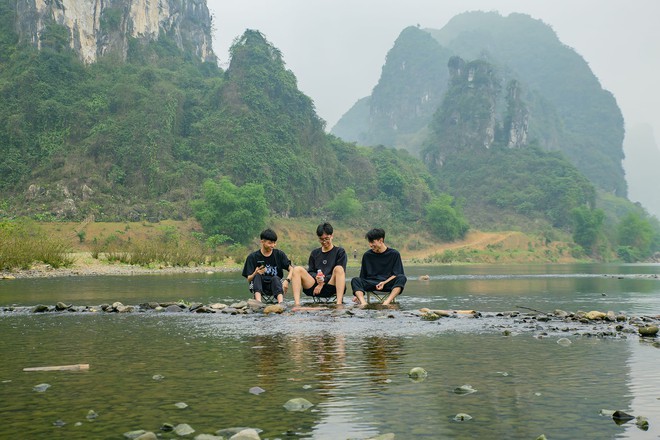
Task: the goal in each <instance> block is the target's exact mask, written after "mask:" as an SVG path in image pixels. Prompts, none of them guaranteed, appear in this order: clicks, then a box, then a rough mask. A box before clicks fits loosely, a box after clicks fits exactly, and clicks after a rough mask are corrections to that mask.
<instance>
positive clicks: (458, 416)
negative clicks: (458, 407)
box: [454, 413, 472, 422]
mask: <svg viewBox="0 0 660 440" xmlns="http://www.w3.org/2000/svg"><path fill="white" fill-rule="evenodd" d="M454 420H456V421H457V422H465V421H467V420H472V416H471V415H470V414H465V413H458V414H456V415H455V416H454Z"/></svg>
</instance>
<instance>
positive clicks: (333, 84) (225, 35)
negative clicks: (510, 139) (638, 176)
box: [208, 0, 660, 139]
mask: <svg viewBox="0 0 660 440" xmlns="http://www.w3.org/2000/svg"><path fill="white" fill-rule="evenodd" d="M208 6H209V9H210V10H211V13H212V15H213V19H214V20H213V22H214V50H215V53H216V55H217V56H218V58H219V59H220V62H221V64H222V65H223V67H226V65H227V63H228V61H229V60H228V53H227V50H228V48H229V46H230V45H231V43H232V41H233V40H234V38H236V37H237V36H240V35H241V34H242V33H243V32H244V31H245V29H256V30H259V31H261V32H262V33H263V34H264V35H265V36H266V38H267V39H268V40H269V41H270V42H271V43H272V44H273V45H274V46H275V47H277V48H278V49H279V50H280V51H281V52H282V55H283V57H284V62H285V63H286V66H287V68H288V69H290V70H291V71H293V73H294V74H295V75H296V77H297V79H298V87H299V88H300V90H302V91H303V92H304V93H305V94H306V95H308V96H309V97H310V98H312V99H313V100H314V103H315V105H316V110H317V113H318V114H319V116H321V117H322V118H323V119H325V120H326V122H327V128H328V130H329V129H330V128H332V126H333V125H334V124H335V123H336V122H337V121H338V120H339V118H340V117H341V116H342V115H343V114H344V113H345V112H346V111H347V110H348V109H349V108H350V107H351V106H352V105H353V104H354V103H355V102H356V101H357V100H358V99H359V98H362V97H365V96H368V95H369V94H370V93H371V89H372V88H373V87H374V86H375V85H376V84H377V82H378V79H379V77H380V73H381V68H382V66H383V64H384V62H385V56H386V54H387V52H388V51H389V50H390V49H391V48H392V46H393V44H394V41H395V40H396V38H397V37H398V35H399V33H400V32H401V31H402V30H403V29H404V28H405V27H407V26H410V25H418V24H419V25H420V26H421V27H422V28H435V29H440V28H442V27H443V26H444V25H445V24H446V23H447V22H448V21H449V20H450V19H451V18H452V17H453V16H454V15H456V14H459V13H461V12H465V11H474V10H482V11H498V12H500V13H501V14H502V15H508V14H509V13H511V12H521V13H526V14H529V15H531V16H532V17H534V18H537V19H541V20H542V21H544V22H545V23H547V24H549V25H550V26H551V27H552V28H553V29H554V30H555V32H556V33H557V35H558V36H559V39H560V40H561V41H562V42H563V43H564V44H566V45H568V46H570V47H572V48H574V49H575V50H576V51H577V52H578V53H579V54H580V55H582V56H583V57H584V58H585V59H586V61H587V62H588V63H589V65H590V66H591V69H592V71H593V72H594V74H595V75H596V76H597V77H598V78H599V79H600V81H601V84H602V86H603V87H604V88H605V89H607V90H609V91H610V92H612V93H613V94H614V96H615V97H616V99H617V102H618V103H619V106H620V107H621V110H622V112H623V114H624V118H625V119H626V124H627V125H628V126H632V125H635V124H639V123H648V124H651V126H652V127H653V129H654V134H655V136H656V139H658V138H660V26H658V20H659V19H660V1H658V0H493V1H484V0H350V1H349V0H208Z"/></svg>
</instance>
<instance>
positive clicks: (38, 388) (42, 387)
mask: <svg viewBox="0 0 660 440" xmlns="http://www.w3.org/2000/svg"><path fill="white" fill-rule="evenodd" d="M48 388H50V384H48V383H40V384H39V385H35V386H34V388H32V389H33V390H34V391H36V392H38V393H43V392H44V391H46V390H47V389H48Z"/></svg>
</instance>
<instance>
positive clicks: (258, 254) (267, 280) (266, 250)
mask: <svg viewBox="0 0 660 440" xmlns="http://www.w3.org/2000/svg"><path fill="white" fill-rule="evenodd" d="M259 238H260V239H261V247H260V248H259V249H258V250H256V251H254V252H252V253H251V254H250V255H248V256H247V258H246V259H245V264H244V265H243V273H242V275H243V276H244V277H245V278H246V279H247V281H248V283H249V285H250V292H252V293H253V295H254V299H256V300H257V301H261V297H262V294H263V293H269V294H271V295H273V296H275V297H276V298H277V302H278V303H281V302H283V301H284V294H285V293H286V291H287V289H288V287H289V282H290V281H291V280H290V277H291V272H292V271H293V265H292V264H291V260H289V257H287V256H286V254H285V253H284V252H282V251H281V250H279V249H275V246H276V245H277V234H276V233H275V231H273V230H272V229H265V230H264V231H262V232H261V234H260V236H259ZM284 270H286V271H287V272H288V273H289V278H286V279H285V280H284V281H282V278H284V272H283V271H284Z"/></svg>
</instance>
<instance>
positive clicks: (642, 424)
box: [635, 416, 649, 431]
mask: <svg viewBox="0 0 660 440" xmlns="http://www.w3.org/2000/svg"><path fill="white" fill-rule="evenodd" d="M635 424H636V425H637V427H638V428H639V429H641V430H642V431H648V430H649V421H648V419H647V418H646V417H644V416H637V419H635Z"/></svg>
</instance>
